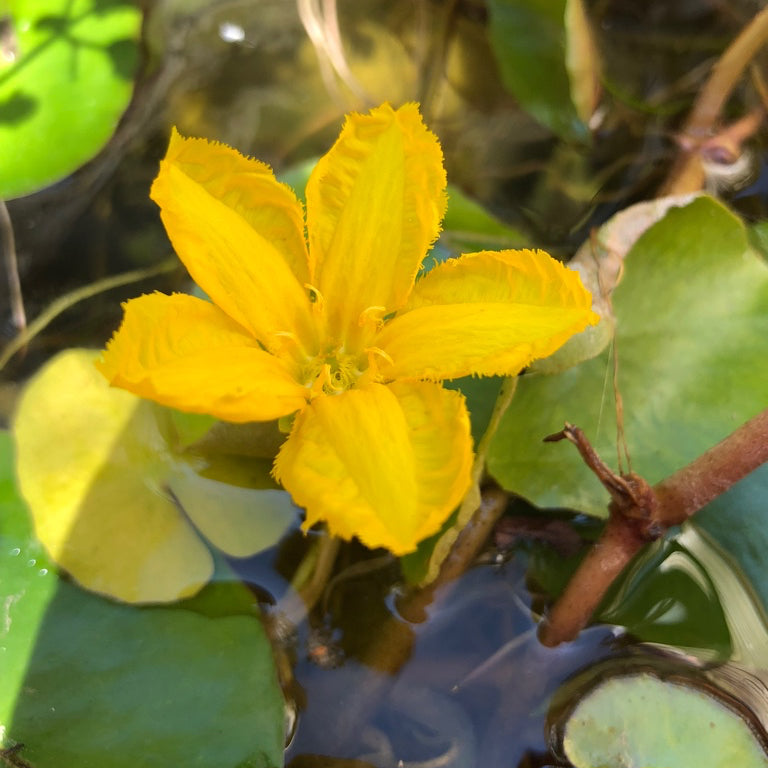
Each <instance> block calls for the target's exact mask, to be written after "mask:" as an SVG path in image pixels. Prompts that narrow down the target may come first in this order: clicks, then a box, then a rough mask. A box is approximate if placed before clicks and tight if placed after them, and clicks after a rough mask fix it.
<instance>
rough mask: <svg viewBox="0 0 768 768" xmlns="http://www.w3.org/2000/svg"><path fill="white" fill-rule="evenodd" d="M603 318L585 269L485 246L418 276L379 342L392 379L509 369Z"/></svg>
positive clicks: (507, 372) (543, 255) (448, 376)
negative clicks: (584, 280)
mask: <svg viewBox="0 0 768 768" xmlns="http://www.w3.org/2000/svg"><path fill="white" fill-rule="evenodd" d="M598 319H599V318H598V317H597V315H595V314H594V312H592V310H591V297H590V294H589V292H588V291H587V290H586V289H585V288H584V287H583V285H582V284H581V279H580V278H579V276H578V274H577V273H576V272H574V271H573V270H570V269H567V268H566V267H564V266H563V265H562V264H560V263H559V262H558V261H555V259H553V258H552V257H551V256H549V255H548V254H546V253H544V252H543V251H528V250H523V251H499V252H487V251H483V252H481V253H474V254H468V255H465V256H462V257H461V258H459V259H452V260H450V261H447V262H445V263H444V264H441V265H440V266H438V267H436V268H435V269H433V270H432V271H431V272H429V273H428V274H427V275H426V276H425V277H424V278H423V279H421V280H419V281H418V283H417V284H416V287H415V289H414V291H413V293H412V295H411V298H410V300H409V302H408V305H407V307H406V308H405V310H404V311H403V312H402V313H401V314H399V315H398V316H397V317H395V318H394V319H393V320H392V321H391V322H389V323H387V325H385V326H384V328H383V329H382V331H381V332H380V334H379V335H378V337H377V338H376V341H375V345H376V346H377V347H378V348H380V349H382V350H383V351H384V352H385V353H386V355H388V356H389V358H390V359H391V361H392V362H391V363H390V362H388V360H387V359H386V357H382V360H381V363H380V372H381V374H382V375H383V376H384V377H386V378H394V379H398V378H405V379H409V378H427V379H435V380H438V379H452V378H457V377H459V376H468V375H471V374H478V375H482V376H492V375H507V376H510V375H514V374H516V373H518V372H519V371H520V370H521V369H522V368H524V367H525V366H526V365H528V364H529V363H530V362H531V361H533V360H536V359H538V358H541V357H546V356H547V355H551V354H552V353H553V352H554V351H555V350H557V349H558V348H559V347H560V346H562V345H563V344H564V343H565V342H566V341H567V340H568V339H569V338H570V337H571V336H572V335H573V334H575V333H578V332H579V331H582V330H583V329H584V328H585V327H586V326H587V325H589V324H594V323H596V322H597V321H598Z"/></svg>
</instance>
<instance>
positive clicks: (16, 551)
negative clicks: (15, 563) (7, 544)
mask: <svg viewBox="0 0 768 768" xmlns="http://www.w3.org/2000/svg"><path fill="white" fill-rule="evenodd" d="M20 554H21V550H20V549H19V548H18V547H14V548H13V549H12V550H11V557H17V556H18V555H20Z"/></svg>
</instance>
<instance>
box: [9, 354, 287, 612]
mask: <svg viewBox="0 0 768 768" xmlns="http://www.w3.org/2000/svg"><path fill="white" fill-rule="evenodd" d="M97 356H98V355H97V353H95V352H91V351H88V350H82V349H73V350H68V351H65V352H62V353H61V354H59V355H58V356H56V357H55V358H54V359H53V360H51V361H50V362H49V363H48V364H47V365H46V366H44V368H43V369H42V370H41V371H40V373H38V375H37V376H36V377H35V378H34V379H32V381H31V382H30V383H29V384H28V385H27V387H26V389H25V391H24V392H23V394H22V396H21V398H20V401H19V407H18V410H17V413H16V417H15V421H14V438H15V442H16V462H17V473H18V478H19V485H20V490H21V493H22V496H23V497H24V499H25V501H26V502H27V504H28V505H29V509H30V512H31V515H32V519H33V521H34V525H35V531H36V533H37V536H38V538H39V539H40V541H41V542H42V544H43V545H44V546H45V548H46V549H47V550H48V552H49V554H50V556H51V557H52V558H53V560H54V561H56V563H57V564H59V565H60V566H62V567H63V568H65V569H66V570H67V571H69V573H70V574H71V575H72V576H73V577H74V578H75V579H76V580H77V581H79V582H80V583H81V584H82V585H83V586H84V587H87V588H88V589H91V590H94V591H96V592H102V593H104V594H107V595H110V596H112V597H116V598H118V599H120V600H124V601H127V602H140V603H141V602H169V601H173V600H177V599H179V598H181V597H185V596H188V595H192V594H194V593H195V592H197V591H198V590H199V589H200V587H202V586H203V585H204V584H205V583H206V582H207V581H208V580H209V579H210V578H211V576H212V574H213V558H212V556H211V553H210V551H209V549H208V547H207V546H206V544H205V542H204V541H203V540H202V539H201V538H200V535H199V534H198V530H199V531H200V532H201V533H202V534H203V535H204V536H205V537H207V538H208V539H209V540H210V541H212V542H213V543H214V544H215V545H220V546H221V548H222V549H224V551H226V552H227V553H228V554H232V555H236V556H245V555H250V554H253V553H255V552H257V551H259V550H261V549H264V548H265V547H267V546H270V545H272V544H273V543H274V542H275V541H277V540H278V539H279V538H280V536H282V534H283V533H284V532H285V530H286V529H287V528H288V526H290V525H291V523H292V522H293V520H294V519H295V516H296V512H295V508H293V507H292V505H290V503H289V502H288V501H287V495H286V494H284V493H281V492H280V491H277V490H274V484H273V483H272V482H271V480H270V478H269V475H268V472H267V470H266V469H264V467H263V466H262V464H263V462H262V464H258V463H257V464H255V465H254V466H255V468H254V472H253V473H252V474H253V477H252V478H250V479H249V480H248V487H245V486H233V485H231V484H229V483H225V482H221V481H220V480H218V479H216V478H206V477H202V476H200V475H199V474H198V473H197V472H196V467H195V465H194V464H193V463H190V461H191V460H192V459H190V461H188V460H187V459H185V458H184V457H182V456H177V455H176V454H174V452H173V451H172V450H171V448H170V446H169V444H168V442H167V440H168V439H169V437H171V435H168V434H167V432H168V431H169V429H168V424H170V423H171V422H170V421H169V420H164V421H163V427H164V428H161V426H160V424H159V422H158V418H157V414H158V411H157V406H155V405H153V404H151V403H149V402H147V401H144V400H141V399H140V398H138V397H136V396H135V395H133V394H130V393H128V392H126V391H124V390H121V389H114V388H111V387H110V386H109V385H108V384H107V382H106V380H105V379H104V377H103V376H102V375H101V374H100V373H99V372H98V370H97V369H96V367H95V365H94V363H95V361H96V358H97ZM165 413H167V412H165ZM170 431H171V432H173V431H174V430H173V429H170ZM199 461H200V463H201V464H202V461H203V460H202V459H200V460H199ZM226 461H227V460H226V459H225V458H224V459H222V462H224V464H226ZM254 485H255V486H257V488H256V489H254V487H253V486H254ZM263 488H267V489H269V490H260V489H263ZM180 505H181V506H180ZM182 508H183V510H182ZM185 513H186V514H185ZM190 518H191V519H192V521H193V522H194V526H196V527H197V529H198V530H195V527H194V526H193V525H192V524H191V523H190Z"/></svg>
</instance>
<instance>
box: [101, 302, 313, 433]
mask: <svg viewBox="0 0 768 768" xmlns="http://www.w3.org/2000/svg"><path fill="white" fill-rule="evenodd" d="M124 308H125V317H124V318H123V323H122V325H121V326H120V328H119V329H118V331H117V333H115V335H114V336H113V337H112V339H111V341H110V342H109V343H108V344H107V348H106V350H105V352H104V354H103V357H102V359H101V361H100V362H99V363H97V367H98V368H99V370H100V371H101V372H102V373H103V374H104V376H106V377H107V379H108V380H109V381H110V382H111V383H112V384H113V385H115V386H118V387H122V388H123V389H127V390H129V391H130V392H133V393H134V394H136V395H140V396H141V397H146V398H148V399H150V400H154V401H156V402H158V403H162V404H163V405H168V406H171V407H172V408H177V409H179V410H181V411H189V412H192V413H206V414H210V415H212V416H216V417H218V418H220V419H224V420H225V421H233V422H245V421H267V420H270V419H276V418H280V417H281V416H286V415H288V414H291V413H293V412H294V411H296V410H298V409H299V408H302V407H303V406H304V405H305V404H306V395H307V391H306V389H305V388H304V387H302V386H300V385H299V384H298V383H297V382H296V381H295V380H294V379H293V377H292V376H291V371H290V366H289V365H288V364H286V363H285V362H284V361H283V360H281V359H280V358H277V357H275V356H274V355H270V354H269V353H268V352H265V351H264V350H263V349H261V348H260V347H259V345H258V343H257V342H256V340H255V339H254V338H253V337H252V336H250V335H249V334H248V333H247V332H246V331H245V330H244V329H242V328H241V327H240V326H238V325H237V324H236V323H234V322H233V321H232V320H230V318H229V317H228V316H227V315H225V314H224V313H223V312H222V311H221V310H220V309H218V308H217V307H216V306H214V305H213V304H210V303H209V302H207V301H203V300H202V299H196V298H194V297H193V296H187V295H184V294H174V295H173V296H165V295H163V294H160V293H155V294H151V295H146V296H140V297H139V298H137V299H132V300H131V301H128V302H126V303H125V305H124Z"/></svg>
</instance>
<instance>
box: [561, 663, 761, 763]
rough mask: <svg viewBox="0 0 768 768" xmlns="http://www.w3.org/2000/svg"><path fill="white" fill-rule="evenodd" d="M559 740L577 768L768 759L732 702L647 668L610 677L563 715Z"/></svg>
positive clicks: (740, 761) (741, 761) (748, 761)
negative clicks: (729, 704)
mask: <svg viewBox="0 0 768 768" xmlns="http://www.w3.org/2000/svg"><path fill="white" fill-rule="evenodd" d="M563 746H564V748H565V752H566V755H567V756H568V758H569V760H571V762H572V763H573V764H574V765H575V766H576V768H626V767H631V768H646V767H647V768H656V766H664V768H690V766H696V768H726V766H728V767H729V768H730V766H736V765H738V766H739V768H765V766H768V757H766V755H765V752H764V751H763V749H762V747H761V745H760V743H759V742H758V740H757V739H756V738H755V736H754V734H753V733H752V731H751V730H750V728H749V726H748V725H747V723H746V721H745V720H743V719H742V718H741V717H740V716H739V715H738V714H737V713H736V712H735V711H734V710H732V709H730V708H729V707H727V706H725V705H724V704H723V703H721V702H720V701H719V700H717V699H715V698H714V697H712V696H709V695H707V694H705V693H704V692H703V691H702V690H699V689H697V688H693V687H691V686H687V685H682V684H680V683H673V682H668V681H664V680H661V679H659V678H658V677H656V676H654V675H651V674H633V675H627V676H624V677H615V678H612V679H610V680H607V681H606V682H604V683H601V684H600V685H598V686H597V687H596V688H595V689H594V690H592V691H591V692H590V693H588V694H587V695H586V696H585V697H584V698H583V699H582V700H581V701H580V702H579V703H578V704H577V706H576V708H575V709H574V711H573V712H572V713H571V716H570V717H569V719H568V722H567V724H566V727H565V736H564V744H563Z"/></svg>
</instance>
